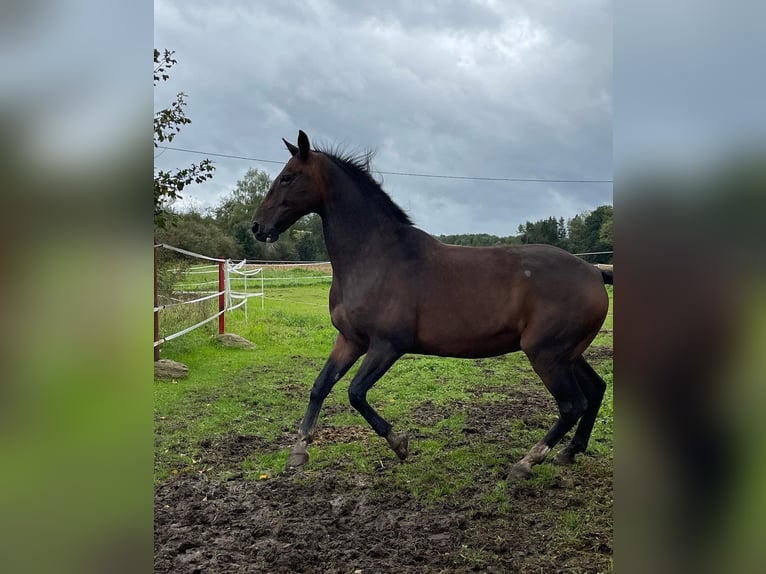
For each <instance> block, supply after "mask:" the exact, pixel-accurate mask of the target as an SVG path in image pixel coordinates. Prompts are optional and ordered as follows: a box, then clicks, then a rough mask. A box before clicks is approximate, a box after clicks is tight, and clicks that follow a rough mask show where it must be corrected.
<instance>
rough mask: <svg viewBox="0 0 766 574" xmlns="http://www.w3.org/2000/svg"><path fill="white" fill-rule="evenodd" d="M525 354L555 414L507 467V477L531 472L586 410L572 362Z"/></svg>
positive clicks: (585, 400)
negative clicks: (540, 435) (542, 433)
mask: <svg viewBox="0 0 766 574" xmlns="http://www.w3.org/2000/svg"><path fill="white" fill-rule="evenodd" d="M527 355H528V356H529V358H530V361H531V362H532V367H533V368H534V370H535V372H536V373H537V374H538V375H540V378H541V379H542V380H543V383H545V386H546V387H547V388H548V390H549V391H550V392H551V394H552V395H553V398H554V399H555V400H556V404H557V405H558V408H559V418H558V420H557V421H556V423H555V424H554V425H553V426H552V427H551V429H550V430H549V431H548V432H547V433H546V435H545V436H544V437H543V439H542V440H541V441H540V442H538V443H537V444H536V445H535V446H533V447H532V448H531V449H530V451H529V452H528V453H527V454H526V455H525V456H524V458H522V459H521V460H520V461H519V462H517V463H516V464H514V465H513V467H511V472H510V474H509V478H528V477H530V476H532V474H533V473H532V466H533V465H535V464H539V463H541V462H542V461H543V460H545V457H546V456H548V453H549V452H550V450H551V449H552V448H553V447H554V446H555V445H556V443H558V442H559V441H560V440H561V439H562V438H563V437H564V435H565V434H566V433H567V432H569V430H570V429H571V428H572V427H573V426H574V425H575V423H576V422H577V421H578V419H579V418H580V417H581V416H582V415H583V413H584V412H585V411H586V409H587V406H588V402H587V399H586V398H585V395H583V392H582V391H581V390H580V387H579V385H578V384H577V381H576V379H575V375H574V372H573V369H572V364H571V362H569V361H561V360H555V359H552V358H550V356H546V355H545V354H543V355H530V353H529V352H528V353H527Z"/></svg>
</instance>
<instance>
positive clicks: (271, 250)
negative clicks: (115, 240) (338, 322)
mask: <svg viewBox="0 0 766 574" xmlns="http://www.w3.org/2000/svg"><path fill="white" fill-rule="evenodd" d="M270 186H271V179H270V178H269V176H268V174H267V173H266V172H263V171H260V170H257V169H250V170H248V171H247V173H246V174H245V175H244V177H243V178H242V179H241V180H239V181H238V182H237V184H236V186H235V188H234V190H233V191H232V193H231V194H230V195H229V196H227V197H225V198H224V199H223V200H222V201H221V202H220V203H219V205H218V206H217V207H215V208H213V209H210V210H207V211H206V212H204V213H203V212H201V211H200V210H194V209H191V210H187V211H184V212H177V211H176V212H173V213H172V217H171V219H170V222H169V223H168V224H167V225H165V226H164V227H155V232H154V233H155V241H156V242H158V243H167V244H170V245H174V246H176V247H180V248H182V249H187V250H189V251H194V252H196V253H201V254H203V255H209V256H212V257H221V258H230V259H245V258H246V259H257V260H295V261H317V260H327V259H328V255H327V251H326V249H325V245H324V239H323V236H322V221H321V219H320V218H319V217H318V216H316V215H309V216H306V217H304V218H302V219H301V220H299V221H298V222H297V223H296V224H295V225H293V226H292V227H291V228H290V229H289V230H288V231H287V232H285V233H283V234H282V236H281V237H280V239H279V241H278V242H276V243H273V244H264V243H259V242H257V241H256V240H255V238H254V237H253V234H252V233H251V231H250V227H251V223H250V218H251V217H252V214H253V211H254V210H255V208H256V207H257V206H258V205H259V204H260V202H261V201H262V200H263V198H264V197H265V196H266V193H267V192H268V190H269V187H270ZM517 231H518V233H517V234H516V235H511V236H507V237H498V236H496V235H488V234H486V233H473V234H465V235H438V236H436V237H437V239H439V240H440V241H442V242H444V243H449V244H452V245H471V246H491V245H521V244H525V243H547V244H550V245H556V246H558V247H561V248H562V249H566V250H567V251H570V252H571V253H591V252H595V251H612V250H613V209H612V206H611V205H602V206H600V207H597V208H596V209H594V210H593V211H588V212H584V213H581V214H578V215H575V216H574V217H572V218H571V219H569V220H566V221H565V220H564V218H559V219H556V218H555V217H549V218H548V219H542V220H539V221H527V222H525V223H524V224H522V225H519V226H518V230H517ZM166 256H168V257H173V255H170V254H166ZM586 260H587V261H590V262H592V263H611V262H612V254H611V253H608V254H603V255H593V256H588V257H586Z"/></svg>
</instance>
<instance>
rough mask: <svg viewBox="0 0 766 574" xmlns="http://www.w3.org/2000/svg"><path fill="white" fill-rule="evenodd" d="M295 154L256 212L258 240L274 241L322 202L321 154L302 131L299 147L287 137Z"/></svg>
mask: <svg viewBox="0 0 766 574" xmlns="http://www.w3.org/2000/svg"><path fill="white" fill-rule="evenodd" d="M282 141H283V142H285V145H286V146H287V149H288V150H289V151H290V153H291V154H292V156H293V157H291V158H290V160H289V161H288V162H287V163H286V164H285V167H284V168H283V169H282V171H281V172H280V173H279V175H278V176H277V178H276V179H275V180H274V183H272V184H271V189H269V192H268V193H267V194H266V197H265V198H264V199H263V202H262V203H261V205H260V206H259V207H258V209H256V210H255V214H254V215H253V234H255V238H256V239H257V240H258V241H266V242H272V241H276V240H277V239H279V234H280V233H282V232H283V231H285V230H286V229H287V228H288V227H290V226H291V225H292V224H293V223H295V222H296V221H298V219H300V218H301V217H303V216H304V215H306V214H308V213H312V212H316V211H317V210H318V209H319V207H320V204H321V179H320V178H319V176H318V175H319V169H318V168H319V157H318V156H317V154H316V153H315V152H312V151H310V149H309V138H308V136H307V135H306V134H305V133H303V131H299V132H298V146H297V147H296V146H294V145H293V144H291V143H290V142H288V141H287V140H284V139H283V140H282Z"/></svg>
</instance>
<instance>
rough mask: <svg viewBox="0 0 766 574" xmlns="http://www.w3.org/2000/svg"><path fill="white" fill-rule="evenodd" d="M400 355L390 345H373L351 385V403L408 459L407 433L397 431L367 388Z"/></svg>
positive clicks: (349, 391)
mask: <svg viewBox="0 0 766 574" xmlns="http://www.w3.org/2000/svg"><path fill="white" fill-rule="evenodd" d="M400 356H401V353H398V352H396V351H395V350H393V349H392V348H389V347H388V346H387V345H383V346H377V347H371V348H370V350H369V351H368V353H367V355H366V356H365V358H364V361H363V362H362V366H361V367H359V371H357V373H356V375H355V376H354V379H353V380H352V381H351V385H350V386H349V388H348V399H349V402H350V403H351V406H352V407H354V408H355V409H356V410H357V411H359V412H360V413H361V415H362V416H363V417H364V418H365V420H366V421H367V422H368V423H369V424H370V426H371V427H372V429H373V430H374V431H375V432H376V433H377V434H378V436H381V437H383V438H385V439H386V441H387V442H388V446H389V447H391V450H393V451H394V452H395V453H396V455H397V456H398V457H399V459H400V460H404V459H405V458H407V454H408V450H407V446H408V440H407V435H406V434H404V433H395V432H393V430H392V429H391V425H390V424H389V423H388V422H387V421H386V420H385V419H384V418H383V417H381V416H380V415H379V414H378V413H377V412H376V411H375V409H373V408H372V407H371V406H370V404H369V403H368V402H367V391H369V390H370V389H371V388H372V386H373V385H374V384H375V383H376V382H377V381H378V379H380V377H382V376H383V375H384V374H385V373H386V371H387V370H388V369H389V368H390V367H391V365H393V364H394V363H395V362H396V360H397V359H398V358H399V357H400Z"/></svg>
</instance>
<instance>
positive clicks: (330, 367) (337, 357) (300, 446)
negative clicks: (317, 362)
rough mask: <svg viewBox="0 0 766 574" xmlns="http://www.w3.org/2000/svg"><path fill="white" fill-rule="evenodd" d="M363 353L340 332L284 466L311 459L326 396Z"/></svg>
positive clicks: (316, 382) (298, 465)
mask: <svg viewBox="0 0 766 574" xmlns="http://www.w3.org/2000/svg"><path fill="white" fill-rule="evenodd" d="M362 353H363V350H362V349H360V348H359V347H358V346H356V345H354V344H353V343H350V342H349V341H348V340H347V339H346V338H345V337H344V336H343V335H342V334H341V333H338V337H337V339H335V345H334V346H333V349H332V352H331V353H330V356H329V358H328V359H327V361H326V362H325V365H324V367H323V368H322V370H321V372H320V373H319V376H318V377H317V378H316V381H314V386H313V387H312V388H311V395H310V398H309V405H308V408H307V409H306V414H305V415H304V416H303V420H302V421H301V424H300V427H299V428H298V441H297V442H296V443H295V445H294V446H293V449H292V452H291V453H290V456H289V457H288V458H287V464H286V465H285V468H286V469H287V470H292V469H296V468H299V467H301V466H303V465H304V464H306V463H307V462H308V460H309V454H308V450H307V446H308V444H309V443H310V442H311V440H312V438H313V436H314V429H315V428H316V422H317V418H318V417H319V410H320V409H321V408H322V403H323V402H324V400H325V398H327V395H328V394H330V391H331V390H332V388H333V386H334V385H335V383H337V382H338V381H339V380H340V378H341V377H342V376H343V375H345V374H346V372H347V371H348V370H349V369H350V368H351V366H352V365H353V364H354V363H355V362H356V360H357V359H358V358H359V357H360V356H361V355H362Z"/></svg>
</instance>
